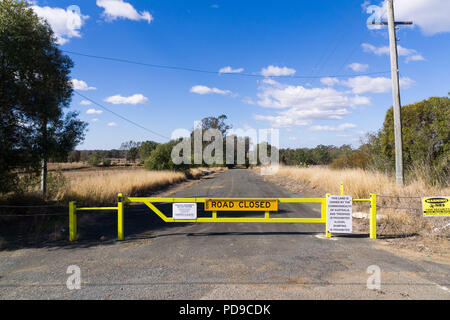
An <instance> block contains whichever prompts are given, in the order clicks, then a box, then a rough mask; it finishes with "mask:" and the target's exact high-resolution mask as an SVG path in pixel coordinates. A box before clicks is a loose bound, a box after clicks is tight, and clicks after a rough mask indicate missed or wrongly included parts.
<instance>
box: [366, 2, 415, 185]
mask: <svg viewBox="0 0 450 320" xmlns="http://www.w3.org/2000/svg"><path fill="white" fill-rule="evenodd" d="M386 4H387V16H388V22H372V23H368V24H375V25H387V26H388V29H389V44H390V53H391V76H392V98H393V101H394V105H393V108H394V137H395V178H396V182H397V184H398V185H403V184H404V177H405V175H404V169H403V139H402V106H401V102H400V79H399V69H398V52H397V34H396V25H405V24H409V25H411V24H412V22H410V21H408V22H396V21H395V15H394V0H387V1H386Z"/></svg>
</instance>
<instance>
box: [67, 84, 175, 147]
mask: <svg viewBox="0 0 450 320" xmlns="http://www.w3.org/2000/svg"><path fill="white" fill-rule="evenodd" d="M74 92H75V93H76V94H77V95H79V96H80V97H82V98H83V99H86V100H88V101H90V102H92V103H93V104H95V105H96V106H98V107H100V108H102V109H103V110H105V111H107V112H109V113H112V114H113V115H115V116H116V117H119V118H120V119H122V120H125V121H126V122H128V123H131V124H132V125H134V126H136V127H138V128H140V129H143V130H145V131H147V132H150V133H151V134H154V135H157V136H159V137H161V138H163V139H165V140H169V141H170V140H171V139H170V138H169V137H166V136H164V135H162V134H159V133H158V132H155V131H153V130H150V129H148V128H146V127H144V126H142V125H140V124H139V123H136V122H134V121H133V120H130V119H127V118H125V117H124V116H121V115H120V114H118V113H116V112H114V111H112V110H111V109H109V108H107V107H105V106H104V105H101V104H100V103H98V102H96V101H95V100H92V99H91V98H89V97H86V96H85V95H84V94H81V93H80V92H78V91H77V90H74Z"/></svg>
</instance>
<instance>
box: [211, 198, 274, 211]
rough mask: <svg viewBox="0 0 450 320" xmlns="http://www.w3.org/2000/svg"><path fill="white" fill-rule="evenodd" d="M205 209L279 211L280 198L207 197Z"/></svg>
mask: <svg viewBox="0 0 450 320" xmlns="http://www.w3.org/2000/svg"><path fill="white" fill-rule="evenodd" d="M205 211H278V200H277V199H205Z"/></svg>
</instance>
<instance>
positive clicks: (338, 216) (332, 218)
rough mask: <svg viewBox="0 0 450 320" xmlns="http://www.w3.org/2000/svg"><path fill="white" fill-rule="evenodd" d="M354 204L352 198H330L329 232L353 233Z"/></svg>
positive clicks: (328, 206) (328, 204)
mask: <svg viewBox="0 0 450 320" xmlns="http://www.w3.org/2000/svg"><path fill="white" fill-rule="evenodd" d="M352 204H353V199H352V197H351V196H328V199H327V208H328V232H331V233H352V232H353V217H352Z"/></svg>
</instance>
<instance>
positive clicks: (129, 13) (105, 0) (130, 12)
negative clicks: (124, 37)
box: [97, 0, 153, 23]
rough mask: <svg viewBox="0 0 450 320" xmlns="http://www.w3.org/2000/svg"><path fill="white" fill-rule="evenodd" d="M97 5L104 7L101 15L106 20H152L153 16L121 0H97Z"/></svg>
mask: <svg viewBox="0 0 450 320" xmlns="http://www.w3.org/2000/svg"><path fill="white" fill-rule="evenodd" d="M97 6H99V7H101V8H103V9H105V10H104V11H103V16H104V17H105V19H106V20H107V21H114V20H117V19H120V18H121V19H129V20H134V21H139V20H145V21H147V22H148V23H150V22H152V21H153V16H152V15H151V14H150V13H149V12H148V11H141V12H138V11H137V10H136V9H135V8H134V7H133V6H132V5H131V4H129V3H128V2H125V1H123V0H97Z"/></svg>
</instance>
